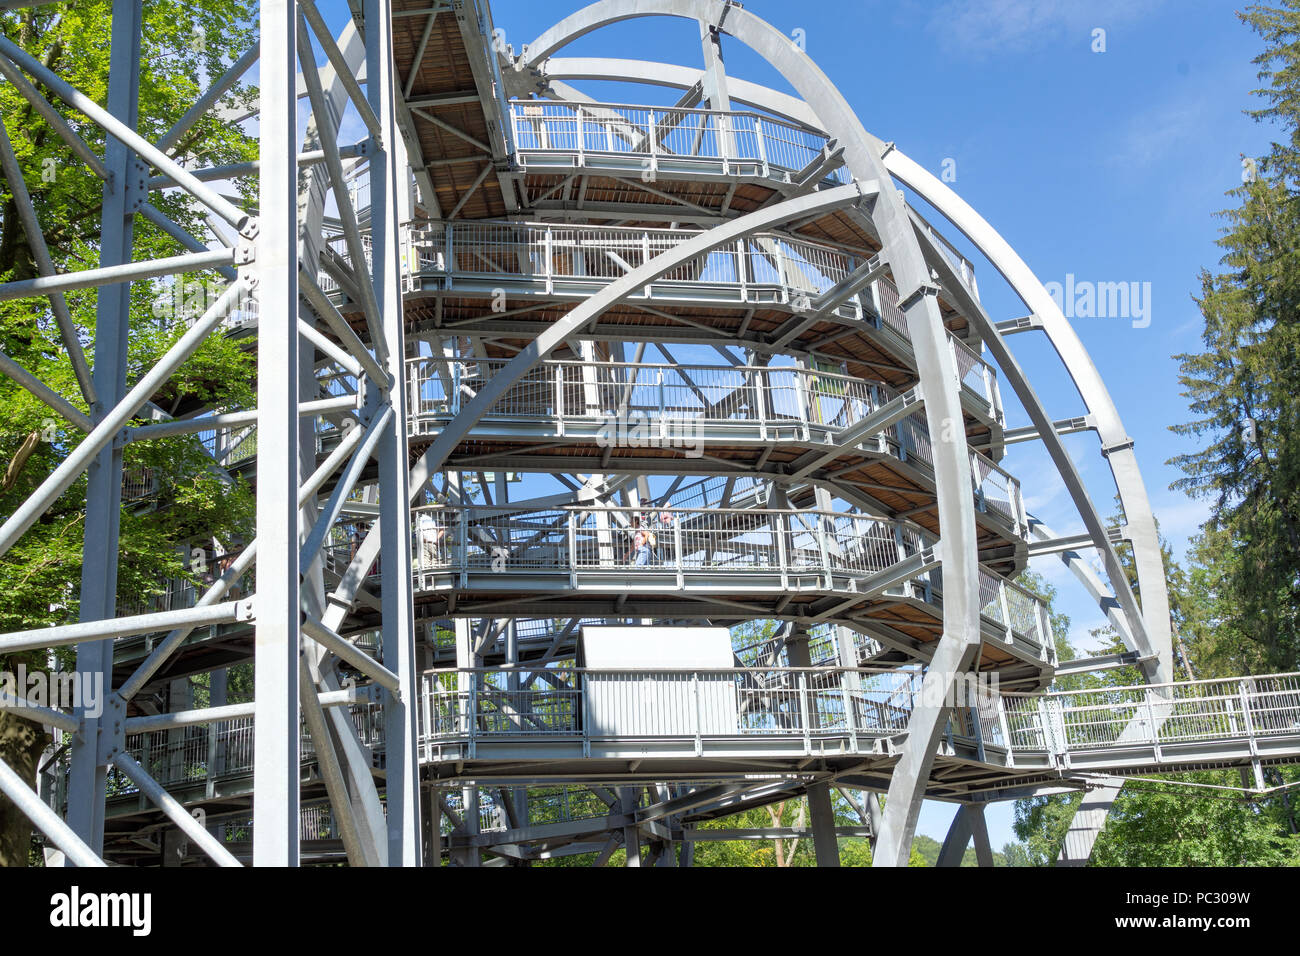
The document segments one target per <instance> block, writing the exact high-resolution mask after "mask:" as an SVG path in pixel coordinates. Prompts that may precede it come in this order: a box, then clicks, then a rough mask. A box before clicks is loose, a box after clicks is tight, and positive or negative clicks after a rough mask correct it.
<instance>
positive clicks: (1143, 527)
mask: <svg viewBox="0 0 1300 956" xmlns="http://www.w3.org/2000/svg"><path fill="white" fill-rule="evenodd" d="M542 66H543V69H542V70H541V73H542V82H545V79H546V78H549V77H555V78H562V79H614V78H620V79H624V81H630V82H638V83H647V85H653V86H666V87H672V88H682V90H685V88H690V87H692V86H693V85H694V83H695V82H698V79H699V77H701V74H702V72H701V70H699V69H695V68H690V66H679V65H675V64H660V62H650V61H645V60H621V59H611V57H573V59H564V57H558V59H551V60H549V61H547V62H545V64H543V65H542ZM728 83H729V86H731V88H732V98H733V99H736V100H737V101H742V103H746V104H749V105H753V107H758V108H761V109H763V111H766V112H770V113H772V114H774V116H779V117H783V118H785V120H790V121H793V122H798V124H802V125H806V126H810V127H814V129H818V130H823V126H824V124H822V121H820V118H819V117H818V114H816V111H815V109H813V108H811V107H810V105H809V104H807V103H805V101H803V100H800V99H797V98H794V96H790V95H788V94H783V92H780V91H776V90H772V88H770V87H764V86H761V85H758V83H749V82H745V81H738V79H733V78H728ZM884 163H885V168H887V169H888V170H889V172H891V173H892V174H897V176H898V178H900V179H901V181H904V182H905V183H906V185H909V186H910V187H911V189H913V190H915V191H917V193H918V195H920V196H922V198H923V199H926V200H927V202H928V203H930V204H931V206H933V207H935V208H936V209H939V211H940V212H943V213H944V216H945V217H948V219H949V220H950V221H952V222H953V224H954V225H956V226H957V228H958V229H959V230H962V233H963V234H965V235H966V237H967V238H969V239H970V241H971V242H972V243H974V245H975V246H976V247H978V248H979V250H980V252H982V254H984V255H985V256H987V258H988V259H989V261H992V263H993V265H995V268H997V269H998V272H1000V273H1001V274H1002V276H1004V277H1005V278H1006V280H1008V282H1009V284H1010V285H1011V286H1013V289H1014V290H1015V291H1017V294H1018V295H1019V297H1021V299H1022V300H1023V302H1024V303H1026V306H1027V307H1030V308H1035V307H1036V306H1037V307H1039V308H1035V311H1036V313H1037V315H1039V317H1040V319H1041V320H1043V330H1044V333H1045V334H1047V336H1048V339H1049V342H1050V343H1052V346H1053V349H1054V350H1056V352H1057V355H1058V358H1060V359H1061V362H1062V364H1063V365H1065V367H1066V372H1067V373H1069V375H1070V377H1071V381H1074V384H1075V388H1076V389H1078V390H1079V394H1080V398H1083V402H1084V406H1086V407H1087V410H1088V414H1089V415H1092V416H1093V420H1095V421H1096V425H1097V432H1099V437H1100V440H1101V445H1102V454H1105V455H1106V458H1108V460H1109V462H1110V466H1112V475H1113V479H1114V481H1115V488H1117V490H1118V493H1119V501H1121V506H1122V509H1123V511H1125V518H1126V520H1127V523H1128V529H1130V536H1131V540H1132V545H1134V553H1135V555H1136V566H1138V583H1139V588H1140V591H1141V594H1143V602H1141V609H1140V611H1139V610H1135V611H1134V614H1132V617H1134V620H1135V627H1131V626H1130V624H1128V622H1123V623H1121V620H1119V618H1118V615H1117V614H1115V609H1114V606H1113V602H1114V601H1115V600H1117V598H1115V596H1114V594H1110V593H1108V592H1106V591H1105V588H1104V587H1102V585H1101V583H1100V579H1099V578H1097V576H1096V574H1093V572H1092V568H1091V567H1088V566H1087V564H1086V563H1084V562H1083V561H1082V559H1080V558H1079V557H1078V555H1074V554H1063V555H1062V558H1061V559H1062V561H1063V562H1065V563H1066V564H1067V566H1069V567H1070V570H1071V571H1073V572H1074V574H1075V576H1076V578H1078V579H1079V581H1080V583H1082V584H1083V585H1084V588H1086V589H1087V591H1088V593H1089V594H1091V596H1092V597H1093V600H1096V601H1097V605H1099V607H1100V609H1101V611H1102V613H1104V614H1106V617H1108V618H1109V619H1110V620H1112V624H1114V626H1115V628H1117V631H1119V633H1121V636H1122V637H1123V639H1125V643H1126V645H1127V646H1128V648H1130V650H1136V652H1139V653H1140V654H1143V656H1144V657H1147V656H1154V657H1156V658H1157V662H1156V666H1154V667H1153V669H1144V670H1147V671H1148V679H1149V680H1151V683H1167V682H1170V680H1173V646H1171V645H1173V639H1171V635H1170V626H1169V592H1167V585H1166V580H1165V572H1164V559H1162V557H1161V551H1160V538H1158V532H1157V531H1156V524H1154V516H1153V512H1152V510H1151V501H1149V498H1148V496H1147V488H1145V484H1144V483H1143V479H1141V473H1140V471H1139V468H1138V463H1136V455H1135V453H1134V450H1132V444H1131V441H1130V440H1128V438H1127V432H1126V431H1125V428H1123V423H1122V421H1121V419H1119V411H1118V408H1117V407H1115V405H1114V401H1113V399H1112V398H1110V393H1109V392H1108V389H1106V386H1105V382H1104V381H1102V380H1101V376H1100V373H1099V372H1097V368H1096V365H1095V364H1093V362H1092V359H1091V356H1089V355H1088V352H1087V350H1086V349H1084V346H1083V343H1082V341H1079V337H1078V333H1075V330H1074V328H1073V326H1071V325H1070V323H1069V321H1066V319H1065V316H1063V315H1061V311H1060V308H1058V307H1057V306H1056V302H1054V300H1053V299H1052V297H1050V295H1048V294H1047V290H1045V289H1043V286H1041V284H1039V282H1037V278H1036V277H1035V276H1034V274H1032V272H1031V271H1030V269H1028V267H1027V265H1026V264H1024V261H1023V260H1022V259H1021V258H1019V256H1018V255H1017V254H1015V252H1014V250H1011V247H1010V245H1009V243H1006V241H1005V239H1002V238H1001V237H1000V235H997V233H996V230H993V228H992V226H991V225H989V224H988V222H987V221H985V220H984V219H983V217H980V216H979V213H976V212H975V211H974V209H972V208H971V207H970V206H969V204H966V203H965V202H963V200H962V199H961V198H959V196H957V194H956V193H953V191H952V190H950V189H949V187H948V186H945V185H944V183H943V182H941V181H939V179H937V178H935V177H933V176H931V174H930V173H927V172H926V170H924V169H922V168H920V166H919V165H917V164H915V163H914V161H913V160H910V159H909V157H907V156H906V155H905V153H902V152H900V151H898V150H897V148H893V150H891V151H889V152H888V153H887V155H885V159H884ZM918 183H920V185H918ZM953 211H956V212H958V213H959V215H961V217H962V220H963V221H965V225H963V221H958V220H957V219H953V216H952V215H950V213H952V212H953ZM992 237H996V245H995V242H993V241H992ZM995 256H996V258H995ZM1013 276H1014V278H1013ZM1022 287H1024V289H1030V290H1032V289H1037V291H1039V293H1040V295H1037V297H1036V298H1034V299H1032V300H1031V298H1030V297H1028V295H1027V294H1026V293H1023V291H1022ZM1053 313H1054V315H1053ZM1019 398H1021V399H1022V402H1023V401H1024V395H1019ZM1044 437H1045V438H1048V440H1050V436H1048V434H1044ZM1076 505H1078V502H1076ZM1099 522H1100V515H1099ZM1113 587H1114V588H1115V591H1117V593H1119V594H1121V596H1122V594H1123V592H1125V591H1127V592H1128V593H1130V594H1131V589H1130V588H1128V585H1127V579H1125V578H1123V575H1122V574H1121V575H1119V578H1118V581H1114V580H1113ZM1121 604H1123V605H1127V604H1128V601H1123V600H1121ZM1132 607H1135V609H1136V604H1132ZM1126 613H1127V611H1126Z"/></svg>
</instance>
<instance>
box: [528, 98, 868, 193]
mask: <svg viewBox="0 0 1300 956" xmlns="http://www.w3.org/2000/svg"><path fill="white" fill-rule="evenodd" d="M510 123H511V128H512V129H513V131H514V139H515V151H516V152H515V155H516V159H517V161H518V162H519V164H520V165H521V166H525V167H527V166H529V165H533V166H536V165H538V164H539V159H540V158H541V157H544V156H545V154H563V155H565V156H567V157H572V160H573V161H574V162H576V163H577V164H578V165H587V157H589V156H594V157H602V158H611V157H612V158H624V159H626V158H631V159H633V161H634V163H635V168H641V169H645V170H657V169H661V168H665V169H666V168H677V169H689V168H690V166H689V165H687V164H688V163H694V164H700V163H704V162H708V161H721V162H722V163H724V164H735V165H737V166H738V167H744V169H743V170H742V169H741V168H738V169H737V170H736V172H742V171H748V169H750V168H752V167H755V166H757V170H756V172H757V173H758V174H759V175H763V176H770V175H771V174H772V171H773V170H778V171H781V172H785V173H791V172H799V171H801V170H803V169H805V168H807V167H808V166H810V164H812V163H813V162H814V161H815V160H817V159H818V158H819V157H820V156H821V155H822V153H823V151H824V150H825V149H826V146H827V138H826V136H825V135H823V134H821V133H816V132H812V131H810V130H807V129H805V128H803V127H800V126H796V125H794V124H793V123H788V122H785V121H784V120H779V119H775V118H773V117H769V116H763V115H760V114H758V113H748V112H741V111H736V110H731V111H725V112H724V111H720V110H704V109H678V108H667V109H664V108H658V107H647V106H627V105H621V104H610V103H600V104H589V103H568V102H562V101H557V100H528V101H514V102H511V104H510ZM781 178H783V179H784V178H786V177H781ZM826 178H827V179H828V180H830V181H832V182H835V183H839V184H844V183H847V182H848V181H849V174H848V170H847V169H845V168H844V167H843V166H840V167H838V168H836V169H834V170H833V171H831V172H830V173H829V174H828V175H827V177H826Z"/></svg>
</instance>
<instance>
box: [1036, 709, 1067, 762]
mask: <svg viewBox="0 0 1300 956" xmlns="http://www.w3.org/2000/svg"><path fill="white" fill-rule="evenodd" d="M1051 712H1052V708H1050V707H1049V706H1048V704H1047V700H1046V699H1045V698H1042V697H1040V698H1038V731H1039V734H1040V735H1041V736H1042V738H1043V749H1044V750H1046V751H1047V752H1048V753H1050V754H1052V755H1053V756H1056V755H1058V754H1063V753H1064V751H1065V741H1064V737H1062V739H1061V741H1060V742H1059V743H1058V741H1057V738H1056V733H1055V728H1054V727H1053V725H1052V716H1051Z"/></svg>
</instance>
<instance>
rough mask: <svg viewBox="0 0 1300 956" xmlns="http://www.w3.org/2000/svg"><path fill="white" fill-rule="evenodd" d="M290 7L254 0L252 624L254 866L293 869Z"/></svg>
mask: <svg viewBox="0 0 1300 956" xmlns="http://www.w3.org/2000/svg"><path fill="white" fill-rule="evenodd" d="M297 12H298V4H297V2H296V0H262V8H261V61H260V76H259V83H260V86H261V97H262V113H261V118H260V124H261V157H260V162H261V171H260V193H259V208H258V213H259V216H258V230H259V232H258V235H257V249H256V257H257V258H256V263H255V275H256V277H257V280H258V283H257V295H258V299H259V303H260V309H259V313H260V316H261V317H260V319H259V327H258V354H257V366H258V383H257V385H258V387H257V392H258V394H257V430H258V450H259V452H260V454H259V455H258V462H257V545H258V554H257V624H256V633H255V658H254V666H255V687H256V695H257V704H256V712H255V726H254V738H253V739H254V762H253V779H254V786H255V791H254V796H253V817H254V819H255V820H256V821H257V825H256V827H255V829H254V831H253V863H254V865H257V866H297V865H298V828H299V823H300V821H299V796H298V774H299V767H298V765H299V710H298V680H299V677H298V669H299V660H298V658H299V646H300V643H301V635H300V630H299V629H300V625H301V620H302V617H301V615H302V611H301V610H300V607H299V575H298V509H297V500H298V326H297V320H298V189H297V178H298V164H297V153H298V142H297V134H298V122H297V103H298V97H297Z"/></svg>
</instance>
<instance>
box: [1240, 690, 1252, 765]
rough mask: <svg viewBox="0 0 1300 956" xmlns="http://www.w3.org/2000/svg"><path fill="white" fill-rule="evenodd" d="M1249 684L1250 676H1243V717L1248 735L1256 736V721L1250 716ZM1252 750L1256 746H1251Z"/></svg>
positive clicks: (1241, 692)
mask: <svg viewBox="0 0 1300 956" xmlns="http://www.w3.org/2000/svg"><path fill="white" fill-rule="evenodd" d="M1249 684H1250V679H1249V678H1242V680H1241V690H1240V696H1241V719H1242V720H1243V721H1244V722H1245V730H1246V736H1247V737H1254V736H1255V722H1254V721H1253V720H1251V717H1250V692H1249V691H1248V690H1247V687H1248V686H1249ZM1251 752H1252V753H1253V752H1254V747H1251Z"/></svg>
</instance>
